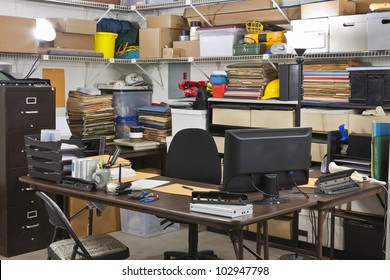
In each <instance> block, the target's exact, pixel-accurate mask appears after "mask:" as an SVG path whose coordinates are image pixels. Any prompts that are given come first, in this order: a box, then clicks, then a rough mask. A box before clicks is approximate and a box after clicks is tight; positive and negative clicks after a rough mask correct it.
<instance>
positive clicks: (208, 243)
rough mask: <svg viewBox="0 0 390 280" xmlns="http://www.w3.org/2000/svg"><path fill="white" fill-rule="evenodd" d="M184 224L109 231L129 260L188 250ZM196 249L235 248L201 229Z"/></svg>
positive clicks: (222, 252)
mask: <svg viewBox="0 0 390 280" xmlns="http://www.w3.org/2000/svg"><path fill="white" fill-rule="evenodd" d="M187 233H188V231H187V227H186V226H181V227H180V229H179V230H175V231H171V232H169V233H165V234H160V235H156V236H154V237H150V238H143V237H138V236H135V235H132V234H128V233H124V232H121V231H116V232H112V233H110V234H112V235H113V236H115V237H116V238H118V239H119V240H120V241H122V242H123V243H124V244H125V245H127V246H128V247H129V248H130V258H129V259H131V260H162V259H163V252H164V251H167V250H177V251H187ZM245 244H246V245H247V246H248V247H250V248H251V249H253V250H255V248H256V247H255V242H253V241H247V240H245ZM198 248H199V250H202V249H213V250H214V252H215V253H216V254H217V255H218V257H219V258H221V259H227V260H234V259H235V255H234V249H233V246H232V244H231V242H230V238H229V237H228V236H226V235H222V234H218V233H214V232H209V231H206V230H201V231H200V232H199V244H198ZM286 253H288V252H286V251H282V250H279V249H275V248H270V259H279V257H280V256H281V255H283V254H286ZM46 257H47V254H46V249H42V250H38V251H34V252H30V253H27V254H22V255H18V256H14V257H11V258H5V257H3V256H0V259H1V260H7V259H10V260H11V259H12V260H45V259H46ZM244 258H245V259H252V260H253V259H255V257H254V256H253V255H251V254H250V253H248V251H246V250H245V252H244Z"/></svg>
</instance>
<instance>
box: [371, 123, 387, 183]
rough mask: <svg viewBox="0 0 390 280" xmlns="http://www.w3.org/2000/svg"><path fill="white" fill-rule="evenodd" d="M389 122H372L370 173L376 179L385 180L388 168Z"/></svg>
mask: <svg viewBox="0 0 390 280" xmlns="http://www.w3.org/2000/svg"><path fill="white" fill-rule="evenodd" d="M389 140H390V123H383V122H373V123H372V146H371V147H372V152H371V168H372V170H371V174H372V177H374V178H375V179H377V180H380V181H386V182H387V179H388V173H387V171H388V169H389V143H390V141H389Z"/></svg>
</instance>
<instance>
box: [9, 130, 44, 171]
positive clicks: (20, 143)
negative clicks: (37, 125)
mask: <svg viewBox="0 0 390 280" xmlns="http://www.w3.org/2000/svg"><path fill="white" fill-rule="evenodd" d="M39 133H40V130H23V131H11V132H8V133H7V135H6V145H7V147H8V148H7V150H6V165H7V167H8V168H16V167H25V166H27V155H26V149H25V144H24V135H27V134H39Z"/></svg>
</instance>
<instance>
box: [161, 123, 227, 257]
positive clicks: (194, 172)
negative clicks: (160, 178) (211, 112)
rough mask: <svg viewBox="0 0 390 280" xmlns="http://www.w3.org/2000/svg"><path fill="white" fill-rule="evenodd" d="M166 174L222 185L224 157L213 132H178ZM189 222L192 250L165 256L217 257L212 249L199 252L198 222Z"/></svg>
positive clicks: (167, 161)
mask: <svg viewBox="0 0 390 280" xmlns="http://www.w3.org/2000/svg"><path fill="white" fill-rule="evenodd" d="M164 176H167V177H172V178H178V179H184V180H190V181H196V182H203V183H210V184H220V183H221V160H220V157H219V154H218V150H217V146H216V144H215V141H214V139H213V137H212V136H211V134H210V133H209V132H208V131H206V130H204V129H200V128H187V129H183V130H180V131H178V132H177V133H176V134H175V136H174V137H173V139H172V142H171V144H170V145H169V149H168V154H167V157H166V162H165V170H164ZM188 207H189V206H188ZM178 222H180V221H178ZM181 223H182V222H181ZM188 225H189V228H188V243H189V250H188V252H177V251H167V252H165V253H164V259H165V260H167V259H172V258H173V259H214V258H217V256H216V255H215V254H214V252H213V251H212V250H207V251H201V252H198V251H197V240H198V225H197V224H191V223H189V224H188Z"/></svg>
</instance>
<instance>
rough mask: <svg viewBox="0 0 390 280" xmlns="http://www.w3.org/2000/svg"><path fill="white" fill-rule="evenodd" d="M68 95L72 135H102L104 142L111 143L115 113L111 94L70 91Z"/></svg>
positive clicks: (113, 134) (68, 111)
mask: <svg viewBox="0 0 390 280" xmlns="http://www.w3.org/2000/svg"><path fill="white" fill-rule="evenodd" d="M68 96H69V97H68V100H67V104H66V106H67V113H68V118H69V128H70V130H71V132H72V135H73V136H78V137H81V138H88V137H95V136H100V135H104V136H105V137H106V144H107V145H110V144H113V141H114V138H115V123H114V120H115V114H114V108H113V106H112V98H113V97H112V94H102V95H88V94H85V93H81V92H78V91H70V92H69V95H68Z"/></svg>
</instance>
